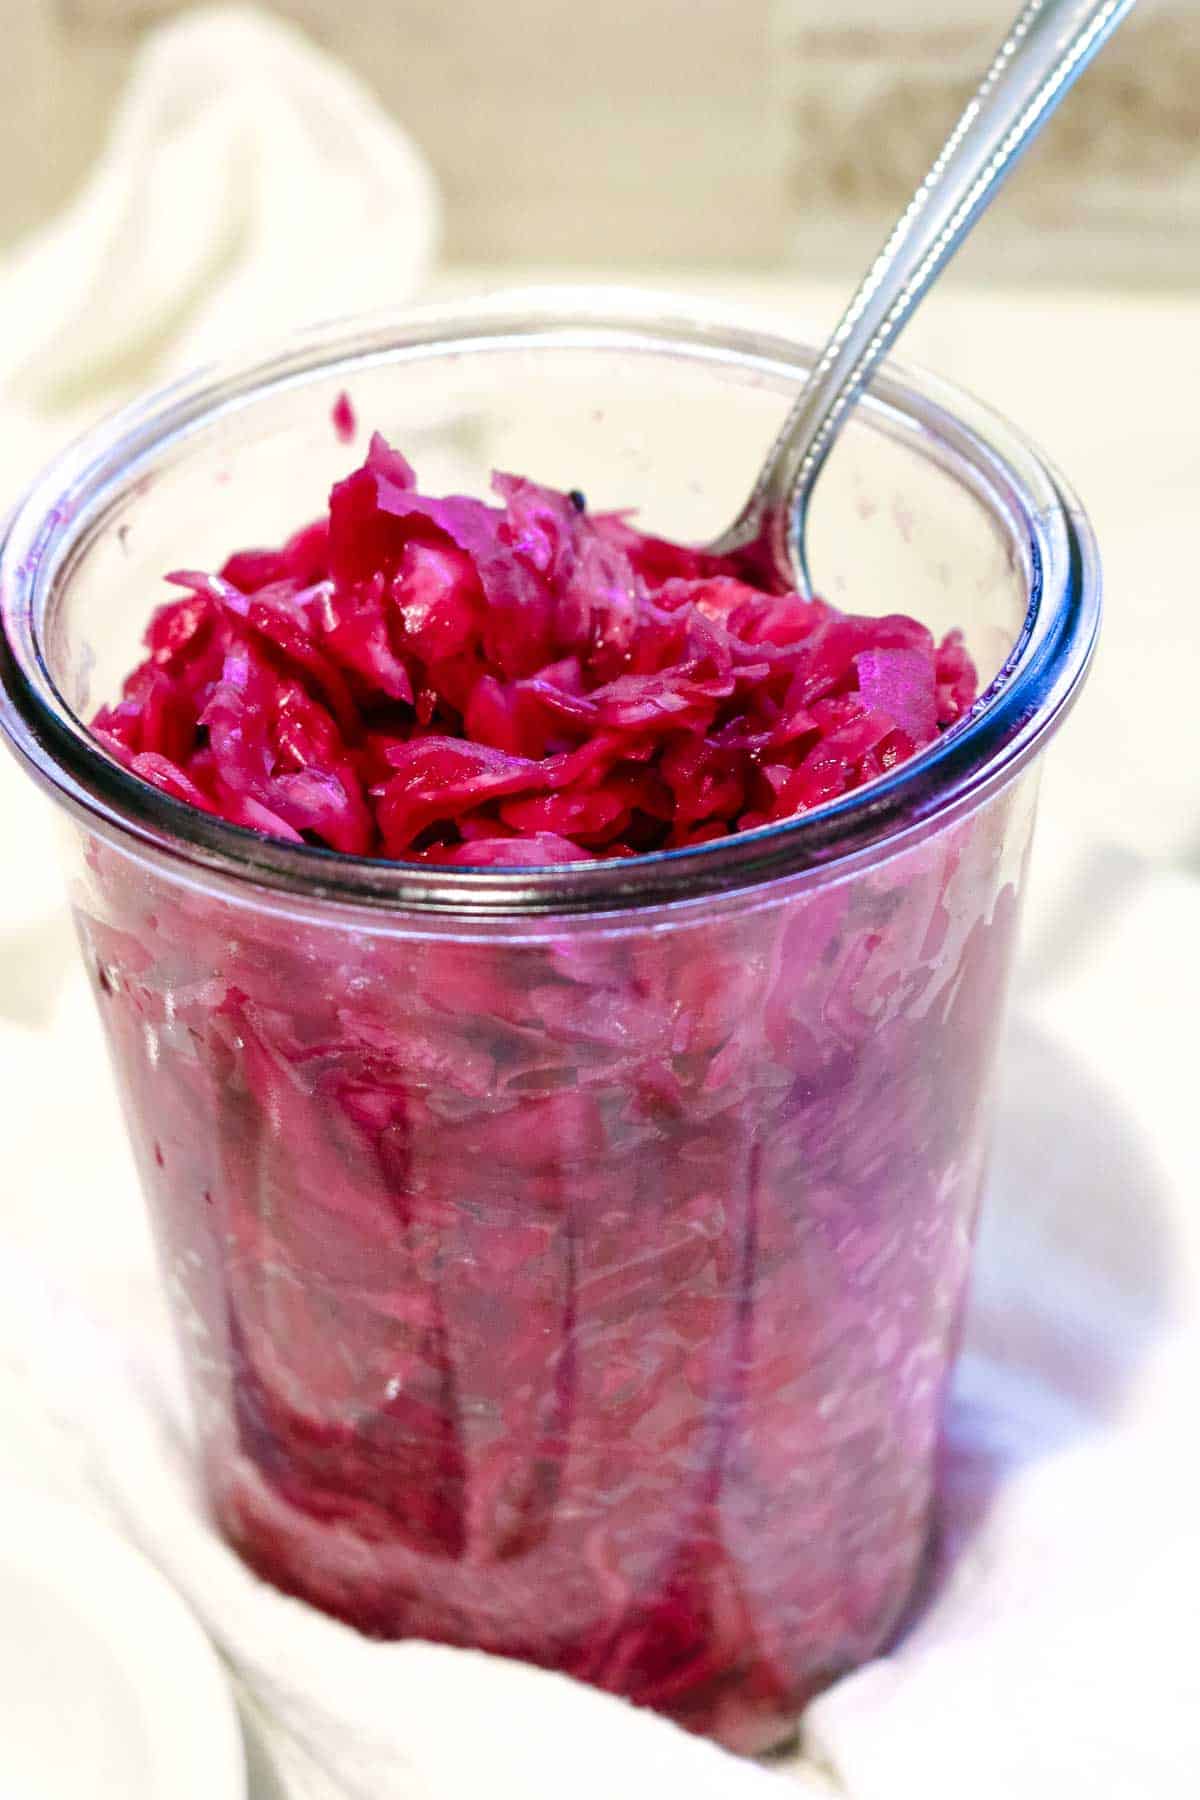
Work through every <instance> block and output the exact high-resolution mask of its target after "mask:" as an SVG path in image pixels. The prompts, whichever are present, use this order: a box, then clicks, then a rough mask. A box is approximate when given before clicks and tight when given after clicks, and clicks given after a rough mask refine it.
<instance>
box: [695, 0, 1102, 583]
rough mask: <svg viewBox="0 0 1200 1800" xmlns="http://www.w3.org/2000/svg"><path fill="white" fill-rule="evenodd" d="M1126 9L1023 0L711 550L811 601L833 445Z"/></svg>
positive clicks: (1081, 1) (1091, 0)
mask: <svg viewBox="0 0 1200 1800" xmlns="http://www.w3.org/2000/svg"><path fill="white" fill-rule="evenodd" d="M1133 4H1134V0H1029V4H1028V5H1026V6H1025V7H1024V9H1023V10H1022V12H1021V13H1020V15H1019V17H1018V18H1017V19H1016V21H1015V22H1014V24H1013V25H1012V27H1011V29H1010V31H1009V34H1008V36H1007V37H1006V38H1005V40H1004V43H1003V44H1002V45H1001V46H1000V49H999V50H998V51H997V53H996V57H995V60H994V61H993V63H992V65H991V67H990V69H989V70H988V72H987V74H986V75H985V77H984V79H983V83H982V85H981V86H980V88H979V89H978V91H977V92H976V94H975V96H974V98H973V99H972V100H971V102H970V103H969V105H968V106H967V109H966V111H965V112H964V113H963V115H962V117H961V119H960V120H959V121H958V124H957V125H956V126H955V128H954V130H953V131H952V132H951V134H950V136H949V138H948V139H947V140H946V143H945V146H944V147H943V149H942V152H941V154H940V156H939V157H938V159H937V161H936V162H935V163H934V165H933V167H932V168H931V169H930V171H929V173H928V175H927V176H926V177H925V179H924V181H923V182H922V183H921V185H920V187H919V188H918V189H917V191H916V193H915V194H914V195H913V198H912V200H911V201H910V202H909V204H908V207H907V209H906V210H905V212H904V213H903V215H902V216H901V218H900V219H899V220H898V221H897V223H896V226H895V228H894V229H893V231H892V234H891V236H890V237H889V239H888V241H887V243H886V244H885V245H884V247H883V249H882V251H881V252H880V254H879V256H878V257H877V258H876V260H875V262H874V263H873V264H872V266H871V268H870V270H869V271H868V273H867V276H866V279H865V280H864V281H863V283H862V286H861V287H860V288H859V290H858V292H857V293H856V294H855V296H854V298H853V300H852V301H851V302H850V305H849V307H848V308H847V310H846V312H845V313H844V315H843V317H842V320H841V322H840V324H839V325H838V327H837V329H836V330H835V332H834V333H833V336H832V337H831V338H830V339H829V342H828V344H827V345H826V346H825V349H824V350H823V351H822V353H821V356H820V358H819V360H818V361H817V362H816V363H815V364H814V365H813V368H812V371H811V373H810V374H809V377H808V380H807V381H806V382H805V384H804V391H803V392H802V393H801V395H800V398H799V399H798V400H797V402H796V404H795V406H794V407H793V408H792V411H791V413H790V414H789V415H788V418H787V421H786V422H785V424H784V426H783V429H782V431H781V432H780V433H779V436H778V437H777V438H776V440H775V442H774V444H773V445H772V447H771V450H770V453H769V454H768V456H767V460H766V462H765V463H764V465H763V468H762V473H761V474H760V475H759V478H758V481H757V483H756V484H755V487H754V491H753V493H752V494H751V495H750V498H749V499H748V500H747V502H746V504H745V506H744V507H743V509H742V511H741V513H740V514H739V515H738V517H737V518H736V519H735V520H734V522H733V524H732V525H731V526H730V527H729V529H728V530H727V531H726V532H724V533H723V534H722V536H721V537H720V538H718V539H717V541H716V542H715V543H714V544H713V545H711V549H712V550H713V551H715V552H716V553H718V554H722V555H725V554H731V553H733V554H736V555H737V556H738V557H739V560H741V561H743V562H745V563H747V564H749V565H750V566H751V567H752V568H753V569H754V572H755V574H756V575H757V576H758V578H759V579H765V580H767V581H768V582H770V583H772V584H776V585H778V584H782V585H783V586H785V587H789V588H798V589H799V591H800V592H801V593H802V594H805V595H811V594H812V592H813V587H812V581H811V578H810V575H809V569H808V558H807V553H806V549H805V528H806V525H807V521H808V508H809V502H810V501H811V499H812V492H813V488H814V487H815V485H816V481H817V477H818V476H819V475H820V473H821V470H822V468H823V467H824V465H825V458H826V457H827V456H828V454H829V450H830V446H831V445H832V443H833V440H834V438H835V437H836V436H837V434H838V432H839V431H840V430H841V428H842V426H843V424H844V423H845V421H846V417H847V415H848V414H849V412H850V410H851V408H852V407H853V405H854V402H855V401H856V399H857V398H858V396H859V394H860V392H861V391H862V388H863V386H864V384H865V383H866V381H867V380H868V378H869V376H870V375H871V372H872V370H873V369H874V368H875V366H876V364H877V363H878V362H879V360H880V359H881V357H883V356H884V355H886V353H887V352H888V350H889V349H890V348H891V346H892V344H893V343H894V342H895V340H896V338H897V337H898V336H899V335H900V333H901V331H902V330H903V329H904V327H905V325H906V324H907V323H908V321H909V319H910V317H911V316H912V313H913V311H914V310H915V308H916V306H917V304H918V302H919V301H920V300H921V299H922V297H923V296H924V295H925V293H926V292H927V291H928V289H929V288H930V287H932V285H933V283H934V282H935V281H936V280H937V278H938V276H939V275H940V274H941V272H942V270H943V269H944V268H945V266H946V264H947V263H948V262H949V261H950V258H951V257H952V256H953V255H954V252H955V251H956V250H957V249H958V247H959V245H960V244H961V243H962V241H963V239H964V238H965V237H966V236H967V234H968V233H969V232H970V230H971V227H972V226H973V225H974V224H975V222H976V220H977V219H978V218H979V217H980V215H981V214H982V213H983V212H984V211H985V210H986V208H987V207H988V206H989V204H990V203H991V201H992V198H993V196H994V195H995V194H996V192H997V191H998V189H999V188H1000V186H1001V184H1002V183H1003V181H1004V178H1005V176H1006V175H1007V174H1008V173H1009V171H1010V170H1011V169H1012V168H1013V166H1014V164H1015V163H1016V162H1017V160H1018V158H1019V157H1020V155H1021V152H1022V151H1023V150H1024V149H1025V148H1026V147H1027V146H1028V145H1029V144H1030V143H1032V141H1033V139H1034V138H1035V137H1036V136H1037V134H1038V132H1039V131H1040V130H1041V128H1042V126H1043V125H1044V124H1045V123H1046V121H1047V119H1048V118H1049V117H1050V115H1051V113H1052V112H1053V111H1054V109H1055V108H1056V106H1057V105H1058V103H1059V101H1060V100H1061V99H1062V98H1063V96H1064V95H1065V94H1066V92H1067V90H1068V89H1069V88H1070V87H1071V86H1072V84H1073V83H1074V82H1075V80H1076V79H1077V77H1078V76H1079V75H1081V74H1082V73H1083V71H1084V69H1085V68H1086V67H1087V65H1088V64H1089V63H1090V61H1091V60H1092V57H1093V56H1095V54H1096V52H1097V51H1098V50H1099V49H1100V48H1101V46H1102V45H1103V44H1104V43H1106V42H1107V40H1108V38H1109V37H1110V36H1111V34H1112V33H1113V32H1114V31H1115V30H1116V28H1117V26H1118V25H1119V24H1120V23H1121V21H1122V19H1123V18H1124V17H1125V15H1126V13H1127V12H1129V10H1130V8H1131V7H1132V6H1133Z"/></svg>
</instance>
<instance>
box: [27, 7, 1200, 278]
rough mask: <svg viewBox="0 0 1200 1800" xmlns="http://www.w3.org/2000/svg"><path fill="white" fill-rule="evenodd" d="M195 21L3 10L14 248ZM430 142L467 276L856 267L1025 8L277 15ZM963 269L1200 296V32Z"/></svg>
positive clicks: (1099, 110)
mask: <svg viewBox="0 0 1200 1800" xmlns="http://www.w3.org/2000/svg"><path fill="white" fill-rule="evenodd" d="M188 3H189V0H0V14H2V16H3V19H4V26H5V39H6V42H5V51H6V54H5V56H4V58H3V62H2V63H0V238H3V237H11V236H12V235H13V233H14V232H15V231H16V230H18V229H19V228H21V227H23V226H24V225H26V224H27V223H28V222H29V221H30V220H31V219H32V218H33V217H35V216H36V215H37V214H38V213H39V211H41V210H43V209H44V208H45V207H46V206H48V205H50V204H52V203H53V202H54V201H55V200H57V199H58V198H60V197H61V196H62V194H63V193H64V192H65V191H67V189H68V188H69V186H70V184H71V182H72V181H73V180H75V179H77V178H78V175H79V173H80V171H81V169H83V168H84V167H85V166H86V163H87V159H88V157H89V155H90V154H91V152H92V150H93V149H94V146H95V145H96V143H97V142H98V140H99V136H100V133H101V132H102V129H103V122H104V119H105V116H106V114H107V110H108V108H109V107H110V105H111V102H112V97H113V95H114V93H115V92H116V89H117V86H118V84H119V82H120V79H121V77H122V74H123V72H124V70H125V69H126V67H127V66H128V62H129V58H130V56H131V55H132V53H133V48H134V46H135V44H136V42H137V39H138V36H139V34H140V33H141V32H143V31H144V30H145V29H146V28H147V26H148V25H149V24H151V23H152V22H153V21H154V20H156V19H161V18H163V17H166V16H169V15H171V14H173V13H175V12H178V11H180V10H182V9H183V7H184V6H186V5H187V4H188ZM272 5H273V10H275V11H276V12H278V13H280V14H282V15H285V16H287V17H290V18H291V19H293V20H294V21H296V22H297V23H299V24H300V25H302V26H303V27H304V28H305V29H306V30H307V31H308V32H309V33H310V34H311V35H312V36H313V37H315V38H316V39H318V40H319V41H321V42H324V43H326V44H328V45H330V46H331V47H333V48H335V49H336V50H337V51H338V53H339V54H341V55H342V56H344V57H345V58H346V59H347V60H348V61H349V62H351V63H352V64H353V65H354V66H355V67H356V68H357V69H358V70H359V71H360V72H361V73H362V74H363V75H364V76H365V78H366V79H367V80H368V81H369V82H370V83H371V84H372V86H373V87H374V88H375V89H376V90H377V91H378V92H379V93H380V94H381V95H382V97H383V98H384V99H385V100H386V101H387V102H388V103H389V104H390V105H391V106H392V107H393V108H394V109H395V110H396V112H397V114H398V115H399V116H400V117H401V118H403V119H404V120H405V121H406V122H407V123H408V125H409V126H410V128H411V130H412V131H413V133H414V134H415V136H416V137H417V138H418V140H419V141H420V142H421V143H422V144H423V145H424V147H425V148H426V150H427V151H428V153H429V155H430V157H431V159H432V160H433V162H434V164H435V166H436V168H437V170H438V173H439V176H440V178H441V181H442V186H443V190H444V192H445V194H446V197H447V205H448V244H447V248H448V252H449V254H451V255H452V256H454V257H456V258H459V259H464V260H471V261H479V260H485V259H505V258H510V259H517V260H521V261H524V262H531V261H536V262H572V263H576V264H581V265H586V264H591V265H604V264H606V263H626V264H628V263H647V262H654V263H660V264H663V265H669V264H671V263H696V262H715V263H728V262H741V263H744V264H771V263H774V262H777V261H779V260H782V259H785V258H791V259H792V260H794V261H801V262H804V263H806V264H808V265H812V266H818V267H821V268H828V267H833V266H838V265H841V264H845V265H846V266H850V265H852V264H854V263H856V262H858V261H860V260H861V259H862V258H863V257H864V256H865V255H866V254H867V252H868V250H869V249H870V247H871V245H872V243H873V242H874V240H875V239H876V238H877V237H878V235H879V232H880V231H881V230H882V229H883V227H884V226H885V224H886V222H887V220H888V218H889V217H890V216H891V214H892V213H893V212H894V211H895V209H896V207H897V206H898V205H899V204H900V203H901V202H902V200H903V199H904V198H905V196H906V194H907V193H908V191H909V190H910V189H911V187H912V185H913V183H914V181H915V180H916V178H917V176H918V174H919V172H920V170H921V168H922V167H923V164H924V163H925V161H927V159H928V156H929V154H930V152H931V150H932V149H933V147H934V145H935V143H936V141H937V140H938V139H939V138H940V136H941V135H942V134H943V133H944V131H945V129H947V128H948V126H949V124H950V122H951V120H952V118H953V116H954V114H955V112H956V109H957V106H958V105H959V104H960V101H961V98H962V96H963V95H964V94H965V92H966V91H967V89H968V87H969V85H970V82H971V78H972V76H973V74H974V73H975V72H976V71H977V70H978V68H979V66H980V64H981V63H982V61H983V60H984V59H985V57H986V55H987V53H988V52H989V50H990V49H991V48H992V46H993V44H994V41H995V39H996V38H997V36H998V23H997V22H998V21H1001V22H1002V21H1003V18H1004V16H1005V15H1006V14H1007V12H1008V11H1009V10H1010V8H1011V7H1012V5H1013V0H593V3H592V4H591V5H590V6H585V5H580V4H579V3H578V0H272ZM1052 131H1053V136H1052V138H1051V140H1050V141H1049V142H1048V144H1047V145H1045V146H1039V148H1038V150H1037V151H1035V152H1034V157H1035V158H1036V163H1034V162H1033V161H1032V160H1031V162H1030V164H1029V165H1028V166H1027V168H1026V170H1025V171H1023V172H1022V174H1021V176H1019V177H1018V182H1019V186H1014V189H1013V190H1012V192H1011V194H1010V195H1009V196H1007V197H1006V199H1005V201H1004V202H1003V203H1002V204H1003V211H1002V212H1000V213H998V215H997V216H996V217H995V219H994V220H990V221H989V223H988V226H987V229H986V233H985V234H984V235H983V237H982V238H981V241H980V242H979V244H978V246H974V245H973V246H972V248H971V250H970V252H969V253H968V254H969V255H970V256H971V258H972V261H973V263H974V266H975V268H976V270H977V272H986V271H988V270H998V271H1003V272H1005V273H1006V274H1026V275H1033V276H1049V277H1058V278H1061V277H1078V278H1080V279H1102V278H1105V277H1107V276H1111V275H1113V274H1117V275H1123V276H1127V277H1131V278H1134V279H1137V280H1140V281H1144V280H1194V279H1196V278H1197V277H1200V7H1198V6H1197V5H1196V4H1195V0H1142V4H1141V6H1140V7H1139V9H1138V12H1137V13H1136V14H1135V15H1134V18H1133V20H1132V22H1131V23H1129V24H1128V25H1126V26H1125V27H1124V28H1123V30H1122V32H1121V34H1120V35H1119V36H1118V38H1117V39H1116V40H1115V42H1114V44H1113V46H1112V47H1111V49H1110V50H1108V51H1107V52H1106V53H1105V55H1104V57H1102V58H1101V59H1100V61H1099V62H1098V63H1097V64H1096V65H1095V67H1094V68H1093V69H1092V70H1091V71H1090V72H1089V73H1088V75H1087V76H1086V77H1085V78H1084V84H1083V85H1082V86H1081V89H1080V92H1079V93H1078V94H1077V95H1076V96H1073V97H1072V99H1071V101H1070V102H1069V103H1068V107H1067V109H1066V110H1065V112H1064V114H1063V115H1062V116H1061V118H1060V119H1059V120H1058V121H1057V122H1056V124H1055V126H1054V127H1053V128H1052Z"/></svg>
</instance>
